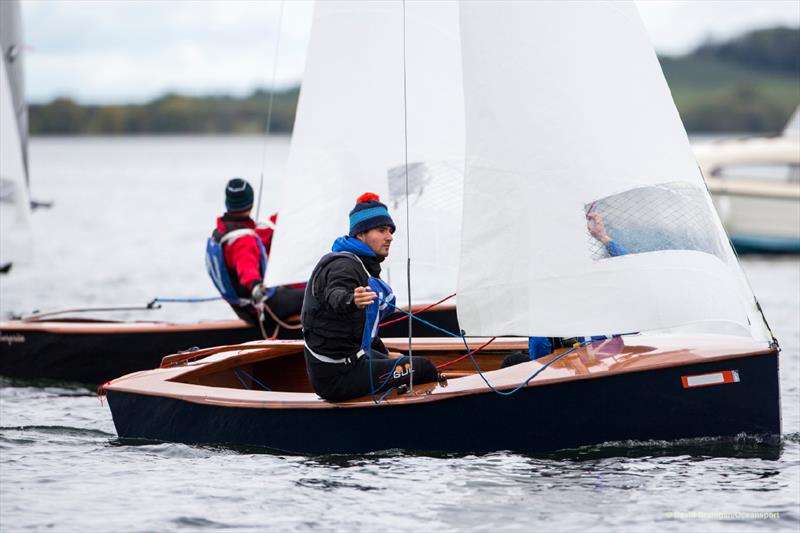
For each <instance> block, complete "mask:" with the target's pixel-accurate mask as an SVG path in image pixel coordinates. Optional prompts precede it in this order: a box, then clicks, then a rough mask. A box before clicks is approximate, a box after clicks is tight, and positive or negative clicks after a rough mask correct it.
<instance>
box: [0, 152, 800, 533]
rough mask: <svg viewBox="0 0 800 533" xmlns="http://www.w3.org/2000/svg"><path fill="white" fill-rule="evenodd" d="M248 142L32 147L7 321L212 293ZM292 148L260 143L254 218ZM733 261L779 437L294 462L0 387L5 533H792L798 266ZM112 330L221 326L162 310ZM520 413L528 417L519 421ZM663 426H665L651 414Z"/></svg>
mask: <svg viewBox="0 0 800 533" xmlns="http://www.w3.org/2000/svg"><path fill="white" fill-rule="evenodd" d="M263 146H264V143H263V140H262V139H261V138H254V137H253V138H251V137H244V138H239V137H190V138H181V137H165V138H153V137H146V138H79V139H43V138H39V139H34V140H33V142H32V145H31V161H32V169H33V191H34V197H36V198H37V199H41V200H53V201H54V202H55V205H54V207H53V208H52V209H50V210H46V211H39V212H37V213H35V215H34V219H33V222H34V224H33V228H32V229H31V237H32V241H33V246H32V247H31V249H29V250H27V256H28V257H27V261H26V262H25V263H23V264H19V265H15V267H14V270H13V271H12V273H11V275H9V276H3V277H0V296H1V297H0V313H2V315H3V316H5V315H7V314H8V313H11V312H13V313H25V312H29V311H32V310H34V309H56V308H66V307H86V306H107V305H119V304H137V305H143V304H145V303H146V302H147V301H149V300H151V299H152V298H155V297H197V296H211V295H213V287H212V286H211V284H210V281H208V279H207V275H206V273H205V271H204V268H203V256H202V252H203V242H204V240H205V238H206V237H207V235H208V233H209V231H210V230H211V227H212V224H213V219H214V217H215V216H216V215H217V214H218V212H219V211H221V209H222V207H223V206H222V200H221V198H222V193H223V189H224V184H225V181H226V179H227V178H229V177H231V176H234V175H241V176H244V177H247V178H250V179H251V180H252V181H253V182H254V183H257V182H258V175H259V174H260V172H261V159H262V150H263ZM287 147H288V140H287V139H286V138H272V139H270V140H269V142H268V143H267V156H266V160H267V164H266V167H267V168H266V172H265V188H264V190H265V192H264V199H263V203H262V213H269V212H270V211H271V209H273V208H274V207H275V206H276V204H277V202H276V198H277V195H278V194H279V191H278V189H277V185H276V184H277V183H278V182H279V180H278V177H279V176H280V175H281V173H282V171H283V168H284V167H285V158H286V151H287ZM743 265H744V268H745V271H746V272H747V274H748V276H749V278H750V281H751V283H752V285H753V288H754V290H755V292H756V294H757V295H758V297H759V299H760V301H761V304H762V306H763V308H764V311H765V313H766V316H767V318H768V320H769V321H770V325H771V326H772V328H773V330H774V331H775V333H776V336H777V337H778V339H779V340H780V342H781V345H782V348H783V351H782V354H781V394H782V405H783V426H784V429H783V435H782V438H781V443H780V445H779V446H774V445H769V444H767V443H761V442H759V441H758V440H756V439H753V438H740V439H734V440H711V439H709V440H698V441H687V442H670V443H668V442H647V443H615V444H607V445H603V446H596V447H590V448H585V449H579V450H569V451H563V452H559V453H555V454H548V455H542V456H527V455H519V454H512V453H505V452H501V453H494V454H489V455H483V456H420V455H412V454H406V453H403V452H400V451H394V452H384V453H380V454H371V455H362V456H323V457H302V456H287V455H276V454H270V453H263V452H261V451H259V450H253V449H232V448H224V447H213V446H185V445H180V444H147V445H131V444H129V443H125V442H120V441H119V440H117V438H116V435H115V432H114V426H113V423H112V420H111V415H110V412H109V410H108V406H107V405H105V404H101V402H100V401H98V399H97V398H96V397H95V395H94V391H92V390H88V389H86V388H84V387H80V386H76V385H71V384H63V383H61V384H60V383H30V382H18V381H9V380H5V379H3V380H0V384H2V390H0V531H3V532H6V531H8V532H11V531H28V530H34V531H37V530H50V531H87V530H91V531H120V530H124V531H130V532H137V531H218V530H226V531H227V530H236V531H263V530H270V531H273V530H274V531H289V530H293V531H294V530H301V531H303V530H316V531H329V530H333V531H341V530H348V531H377V530H383V529H392V530H395V529H408V530H422V529H424V530H432V529H435V530H437V531H498V530H499V531H532V530H552V531H578V530H580V531H622V530H627V531H681V532H683V531H703V532H705V531H730V532H739V531H776V530H785V531H798V529H800V316H799V315H800V259H798V258H797V257H786V258H766V257H748V258H745V259H743ZM114 316H115V317H119V318H126V319H128V318H147V319H158V320H181V321H191V320H196V319H200V318H227V317H230V316H231V312H230V310H229V309H228V308H227V306H226V305H225V304H222V303H219V302H212V303H208V304H202V305H177V304H176V305H169V306H165V307H164V308H163V309H161V310H159V311H151V312H144V311H142V312H125V313H117V314H115V315H114ZM527 416H535V414H528V415H527ZM654 416H658V414H657V413H654Z"/></svg>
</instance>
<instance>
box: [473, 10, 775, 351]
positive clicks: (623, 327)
mask: <svg viewBox="0 0 800 533" xmlns="http://www.w3.org/2000/svg"><path fill="white" fill-rule="evenodd" d="M460 15H461V18H460V20H461V38H462V55H463V70H464V96H465V102H466V104H465V112H466V132H467V135H466V139H467V147H466V156H467V170H466V177H465V184H464V189H465V191H464V225H463V241H462V247H461V268H460V277H459V283H458V316H459V323H460V325H461V326H462V327H463V328H464V329H465V330H466V332H467V333H468V334H471V335H499V334H505V335H548V336H569V335H576V334H603V333H624V332H633V331H642V330H654V329H661V328H669V327H673V326H676V325H681V324H692V323H694V324H701V323H702V324H709V325H711V324H724V325H727V326H729V329H734V330H738V331H740V332H742V333H750V323H753V324H756V323H757V324H758V325H759V326H758V327H757V328H756V330H755V331H754V332H753V335H754V336H756V337H758V338H767V332H766V329H765V328H764V326H763V321H762V318H761V316H760V314H759V312H758V310H757V309H756V308H755V304H754V299H753V295H752V293H751V291H750V290H749V288H748V287H747V284H746V282H745V281H744V277H743V275H742V272H741V269H740V267H739V265H738V262H737V260H736V258H735V256H734V254H733V252H732V249H731V247H730V244H729V242H728V240H727V238H726V236H725V233H724V230H723V229H722V225H721V223H720V221H719V218H718V216H717V215H716V212H715V211H714V209H713V205H712V203H711V199H710V197H709V195H708V193H707V191H706V189H705V186H704V183H703V178H702V176H701V174H700V172H699V170H698V168H697V164H696V162H695V160H694V157H693V155H692V151H691V148H690V145H689V141H688V138H687V135H686V132H685V130H684V128H683V125H682V123H681V120H680V117H679V115H678V112H677V110H676V108H675V105H674V103H673V101H672V97H671V95H670V92H669V88H668V86H667V84H666V81H665V79H664V76H663V74H662V72H661V68H660V66H659V63H658V60H657V58H656V55H655V53H654V51H653V49H652V47H651V45H650V44H649V42H648V38H647V35H646V33H645V30H644V27H643V24H642V22H641V20H640V18H639V16H638V13H637V11H636V8H635V6H634V5H633V3H631V2H594V1H592V2H552V1H537V2H504V3H494V2H463V3H461V12H460ZM590 213H597V214H598V215H600V216H601V217H603V218H605V220H606V225H607V227H608V230H609V234H610V235H611V237H612V238H613V239H614V240H615V241H616V242H618V243H619V244H621V245H622V246H623V247H625V248H626V251H627V252H628V253H627V255H622V256H618V257H610V256H609V254H603V253H598V250H597V245H598V242H597V241H596V240H595V239H593V238H592V237H591V236H590V234H589V232H588V230H587V215H589V214H590ZM754 327H755V326H754Z"/></svg>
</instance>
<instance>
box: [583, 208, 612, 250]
mask: <svg viewBox="0 0 800 533" xmlns="http://www.w3.org/2000/svg"><path fill="white" fill-rule="evenodd" d="M586 220H588V221H589V223H588V225H587V226H588V228H589V233H591V235H592V237H594V238H595V239H597V240H598V241H600V242H602V243H603V244H604V245H605V244H608V241H610V240H611V239H610V238H609V237H608V233H606V225H605V224H603V219H602V218H600V215H598V214H597V213H589V214H588V215H586Z"/></svg>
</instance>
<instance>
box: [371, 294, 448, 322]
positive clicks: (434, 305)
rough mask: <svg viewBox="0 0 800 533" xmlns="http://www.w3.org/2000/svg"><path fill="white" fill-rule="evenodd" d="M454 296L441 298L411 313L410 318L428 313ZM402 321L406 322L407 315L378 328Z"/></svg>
mask: <svg viewBox="0 0 800 533" xmlns="http://www.w3.org/2000/svg"><path fill="white" fill-rule="evenodd" d="M455 295H456V293H453V294H451V295H450V296H445V297H444V298H442V299H441V300H439V301H438V302H436V303H432V304H431V305H429V306H427V307H424V308H422V309H418V310H417V311H414V312H412V313H411V316H415V315H418V314H421V313H424V312H425V311H429V310H431V309H433V308H434V307H436V306H437V305H439V304H441V303H444V302H446V301H447V300H449V299H450V298H452V297H453V296H455ZM403 320H408V315H403V316H401V317H400V318H393V319H392V320H387V321H385V322H382V323H380V324H379V325H378V326H379V327H383V326H388V325H389V324H394V323H395V322H401V321H403Z"/></svg>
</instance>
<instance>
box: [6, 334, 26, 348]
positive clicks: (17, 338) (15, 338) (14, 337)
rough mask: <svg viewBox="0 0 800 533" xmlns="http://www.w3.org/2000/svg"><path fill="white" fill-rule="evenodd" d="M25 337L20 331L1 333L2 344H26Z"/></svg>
mask: <svg viewBox="0 0 800 533" xmlns="http://www.w3.org/2000/svg"><path fill="white" fill-rule="evenodd" d="M24 343H25V337H24V336H23V335H20V334H19V333H14V334H11V335H3V334H2V333H0V344H8V345H9V346H11V345H12V344H24Z"/></svg>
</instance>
